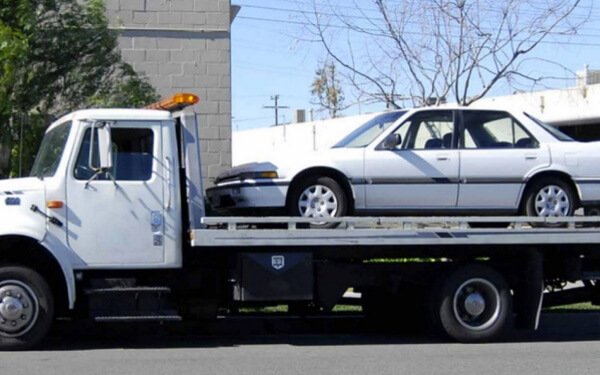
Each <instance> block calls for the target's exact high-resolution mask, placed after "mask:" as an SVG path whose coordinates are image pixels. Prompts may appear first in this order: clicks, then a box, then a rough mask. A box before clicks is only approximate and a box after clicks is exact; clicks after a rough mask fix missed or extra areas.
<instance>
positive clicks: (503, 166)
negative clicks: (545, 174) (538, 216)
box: [458, 110, 550, 210]
mask: <svg viewBox="0 0 600 375" xmlns="http://www.w3.org/2000/svg"><path fill="white" fill-rule="evenodd" d="M459 117H460V118H461V119H462V120H461V126H460V129H461V130H460V134H461V136H460V145H461V150H460V184H459V198H458V207H459V208H462V209H489V210H494V209H498V210H515V209H517V208H518V206H519V197H520V194H521V191H522V189H523V188H524V185H525V182H526V176H528V175H530V174H531V173H532V171H534V170H536V169H540V168H543V167H546V166H548V165H549V164H550V153H549V150H548V149H547V148H544V147H540V145H539V143H538V141H537V140H536V139H535V138H534V137H533V135H532V134H531V133H530V132H528V131H527V129H526V128H525V127H524V126H523V125H522V124H521V123H519V122H518V121H517V120H516V119H514V118H513V117H512V116H511V115H510V114H509V113H508V112H504V111H489V110H463V111H461V115H460V116H459Z"/></svg>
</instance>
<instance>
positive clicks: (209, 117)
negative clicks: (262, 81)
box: [105, 0, 231, 187]
mask: <svg viewBox="0 0 600 375" xmlns="http://www.w3.org/2000/svg"><path fill="white" fill-rule="evenodd" d="M105 4H106V10H107V14H108V17H109V19H110V22H111V26H112V27H114V28H116V29H118V30H120V37H119V45H120V48H121V53H122V55H123V57H124V59H125V60H126V61H127V62H129V63H130V64H132V66H133V68H134V69H135V70H136V71H137V72H138V73H141V74H144V75H145V76H147V77H148V79H149V80H150V82H151V83H152V85H153V86H154V87H156V88H157V89H158V91H159V93H160V94H161V95H162V96H167V95H171V94H173V93H175V92H182V91H183V92H192V93H194V94H197V95H199V96H200V104H199V105H197V106H196V107H195V108H194V110H195V111H196V112H197V113H199V114H200V137H201V138H202V142H201V144H202V146H203V154H202V160H203V163H202V164H203V165H202V173H203V176H204V177H205V179H204V186H205V187H208V186H210V185H211V184H212V181H214V178H215V177H216V176H217V175H218V174H219V173H220V172H221V171H222V170H224V169H226V168H228V167H229V166H230V165H231V39H230V36H231V22H230V19H231V16H230V8H231V2H230V0H105Z"/></svg>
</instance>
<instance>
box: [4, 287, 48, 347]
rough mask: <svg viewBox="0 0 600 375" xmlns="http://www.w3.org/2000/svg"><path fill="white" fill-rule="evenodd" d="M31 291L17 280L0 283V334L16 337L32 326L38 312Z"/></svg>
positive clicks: (36, 302)
mask: <svg viewBox="0 0 600 375" xmlns="http://www.w3.org/2000/svg"><path fill="white" fill-rule="evenodd" d="M38 311H39V310H38V300H37V297H36V296H35V294H34V293H33V291H32V290H31V289H30V288H29V287H28V286H27V285H25V284H23V283H22V282H20V281H17V280H6V281H3V282H1V283H0V336H5V337H17V336H21V335H23V334H25V333H27V332H28V331H29V330H30V329H31V327H33V325H34V323H35V321H36V319H37V314H38Z"/></svg>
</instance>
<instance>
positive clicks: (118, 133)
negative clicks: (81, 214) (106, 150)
mask: <svg viewBox="0 0 600 375" xmlns="http://www.w3.org/2000/svg"><path fill="white" fill-rule="evenodd" d="M90 132H91V129H87V130H86V132H85V135H84V137H83V142H82V144H81V148H80V150H79V155H78V156H77V164H76V165H75V178H76V179H78V180H88V179H90V178H91V177H92V176H93V174H94V170H93V169H92V168H90V166H89V165H88V164H89V150H90V144H89V143H90V134H91V133H90ZM97 139H98V137H94V140H97ZM111 139H112V147H113V158H114V160H113V170H112V176H113V177H114V178H115V180H120V181H147V180H149V179H150V178H151V177H152V160H153V156H152V150H153V144H154V133H153V132H152V130H150V129H138V128H113V129H112V130H111ZM94 146H95V147H94V148H93V150H94V155H92V159H93V160H92V163H93V164H95V162H96V160H97V157H98V156H97V149H98V147H97V145H94ZM109 179H110V176H108V174H106V173H104V174H102V175H100V176H98V178H97V180H109Z"/></svg>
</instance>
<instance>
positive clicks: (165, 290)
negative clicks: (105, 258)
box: [85, 286, 171, 295]
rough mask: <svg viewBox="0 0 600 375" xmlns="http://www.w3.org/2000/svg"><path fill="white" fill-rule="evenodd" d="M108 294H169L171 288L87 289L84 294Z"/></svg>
mask: <svg viewBox="0 0 600 375" xmlns="http://www.w3.org/2000/svg"><path fill="white" fill-rule="evenodd" d="M108 293H114V294H116V293H171V288H169V287H166V286H134V287H112V288H89V289H86V290H85V294H87V295H90V294H108Z"/></svg>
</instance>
